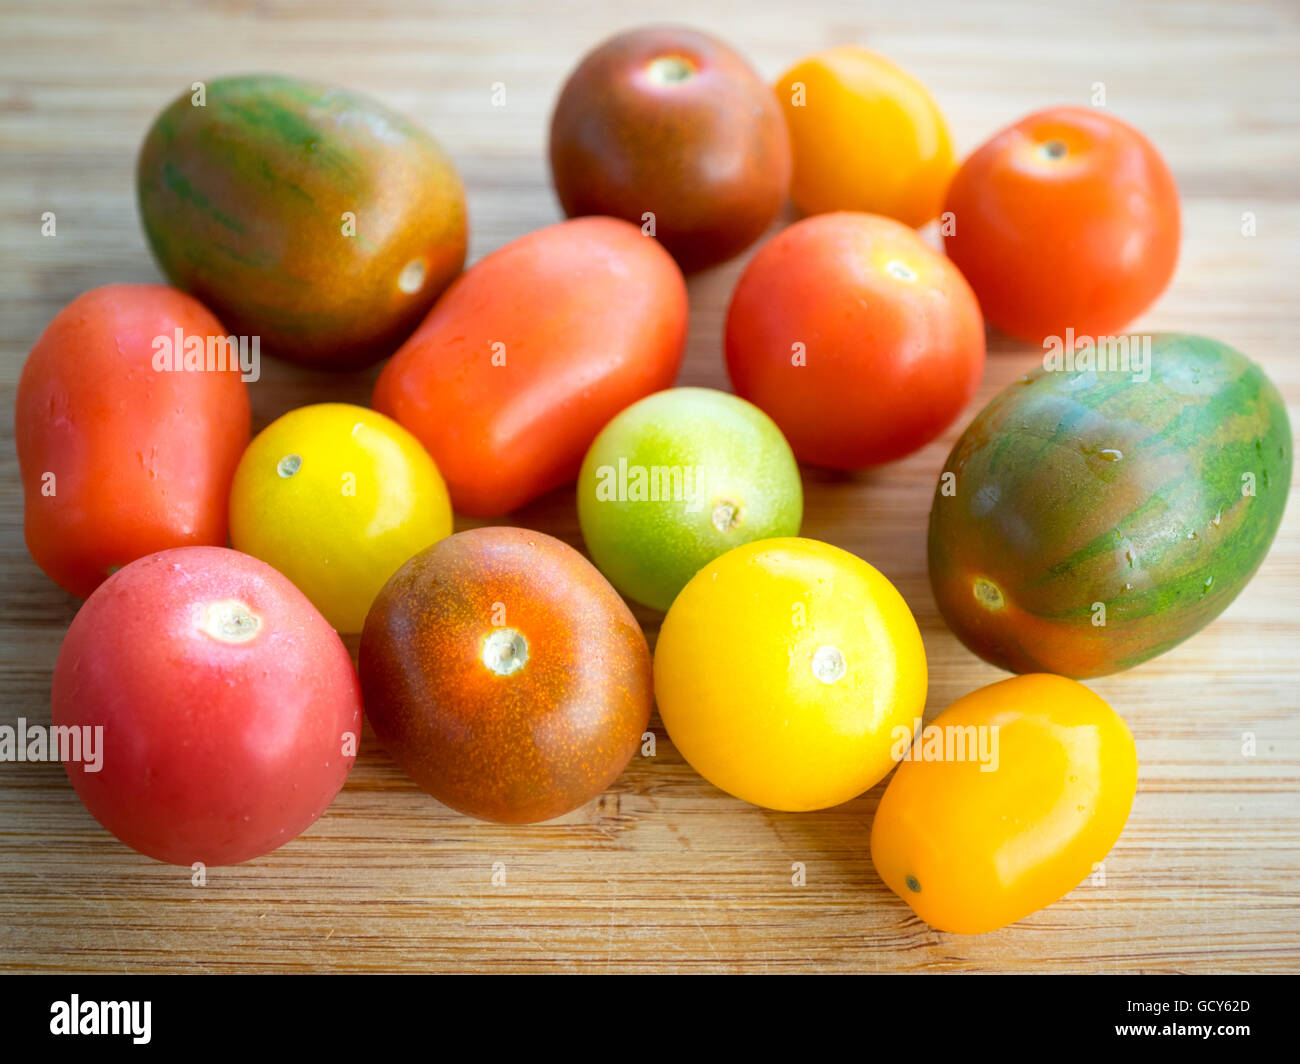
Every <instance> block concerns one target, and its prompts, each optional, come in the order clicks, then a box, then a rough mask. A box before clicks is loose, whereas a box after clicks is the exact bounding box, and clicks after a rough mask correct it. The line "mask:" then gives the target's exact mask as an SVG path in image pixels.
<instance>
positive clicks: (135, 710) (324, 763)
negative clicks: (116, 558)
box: [50, 547, 361, 865]
mask: <svg viewBox="0 0 1300 1064" xmlns="http://www.w3.org/2000/svg"><path fill="white" fill-rule="evenodd" d="M50 703H51V714H52V716H53V719H54V723H55V724H56V725H60V726H63V727H73V728H87V727H89V728H99V727H102V728H103V732H102V748H101V749H102V757H101V758H100V766H99V770H98V771H87V767H88V766H87V765H85V764H82V763H76V762H72V761H65V764H64V767H65V768H66V769H67V771H68V775H69V776H70V777H71V779H72V785H73V786H74V787H75V788H76V789H77V793H78V794H79V795H80V796H81V800H82V801H83V802H84V803H85V804H86V808H87V809H89V810H90V812H91V814H93V815H94V817H95V819H96V820H98V821H99V822H100V823H101V824H103V825H104V827H106V828H107V829H108V830H109V831H111V832H112V833H113V834H114V835H116V836H117V837H118V838H119V839H121V840H122V841H123V842H124V843H126V844H127V845H128V846H130V847H132V848H133V849H135V850H139V851H140V852H141V853H143V854H147V855H148V856H150V857H154V858H157V859H158V860H159V861H169V862H171V863H172V864H179V865H190V864H193V863H194V862H195V861H202V862H203V863H204V864H207V865H225V864H235V863H237V862H239V861H247V860H249V859H250V858H253V857H258V856H260V855H262V854H264V853H268V852H270V851H271V850H274V849H275V848H276V847H277V846H281V845H283V844H284V843H286V842H288V841H289V840H290V839H292V838H294V837H295V836H296V835H298V834H299V833H301V832H302V831H305V830H306V829H307V828H308V827H309V826H310V825H311V824H312V823H313V822H315V820H316V818H317V817H319V816H320V815H321V813H323V812H324V811H325V808H326V806H328V805H329V804H330V802H331V801H333V799H334V796H335V795H336V794H338V792H339V789H340V788H341V787H342V786H343V781H344V780H345V779H347V775H348V770H349V769H350V768H351V767H352V761H353V759H354V757H355V750H356V743H357V741H358V740H359V738H360V735H361V688H360V684H359V683H358V681H357V675H356V672H355V670H354V669H353V668H352V661H351V659H350V658H349V657H348V652H347V649H346V648H345V647H344V646H343V643H342V641H341V640H340V639H339V637H338V635H337V634H336V633H335V632H334V629H332V628H331V627H330V626H329V624H328V623H326V621H325V618H323V617H322V616H321V615H320V614H319V613H317V612H316V609H315V607H314V606H312V604H311V603H310V602H308V601H307V599H306V597H305V596H304V595H303V594H302V592H300V591H299V590H298V589H297V588H295V587H294V586H293V584H291V583H290V582H289V581H288V580H287V579H286V578H285V577H283V576H281V575H280V574H279V573H277V572H276V571H275V570H274V569H272V568H271V567H270V566H269V565H267V564H266V563H265V562H260V561H258V560H257V559H256V558H250V557H249V556H248V555H246V554H240V553H238V552H237V551H233V550H227V549H225V548H224V547H181V548H178V549H176V550H167V551H161V552H159V553H158V554H151V555H150V556H149V557H147V558H142V559H140V560H139V561H136V562H133V563H132V564H130V565H128V566H126V568H124V569H122V570H121V571H120V572H118V573H115V574H114V575H113V576H111V577H110V578H109V579H108V580H107V581H105V583H104V584H103V585H102V586H101V587H100V588H99V589H98V590H97V591H96V592H95V593H94V594H93V595H91V596H90V598H89V599H87V600H86V604H85V605H84V606H82V607H81V610H80V612H79V613H78V614H77V616H76V617H75V618H74V619H73V621H72V627H71V628H69V629H68V634H67V636H66V637H65V638H64V640H63V646H62V648H61V649H60V650H59V658H58V661H57V662H56V663H55V666H54V687H53V692H52V694H51V696H50Z"/></svg>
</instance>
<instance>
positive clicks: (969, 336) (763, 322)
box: [726, 212, 984, 469]
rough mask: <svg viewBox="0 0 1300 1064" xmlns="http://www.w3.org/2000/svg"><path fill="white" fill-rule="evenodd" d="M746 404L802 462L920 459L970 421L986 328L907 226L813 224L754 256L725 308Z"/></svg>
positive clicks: (823, 219)
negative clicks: (967, 412) (947, 432)
mask: <svg viewBox="0 0 1300 1064" xmlns="http://www.w3.org/2000/svg"><path fill="white" fill-rule="evenodd" d="M726 351H727V370H728V372H729V373H730V375H731V380H732V383H733V384H734V385H735V389H736V391H737V393H739V394H740V395H742V396H744V397H745V398H746V399H748V400H749V401H750V402H752V403H755V404H757V405H758V406H759V407H761V408H762V409H763V410H765V411H766V412H767V413H768V414H770V415H771V416H772V419H773V420H774V421H775V422H776V423H777V425H778V426H779V427H780V429H781V431H782V432H783V433H785V436H786V439H788V440H789V441H790V446H791V447H793V448H794V453H795V455H796V457H798V458H799V460H800V461H803V462H811V463H812V464H814V465H821V466H829V467H831V468H833V469H860V468H863V467H865V466H871V465H878V464H880V463H882V462H888V461H892V460H893V459H896V458H901V457H902V456H903V455H906V454H910V453H911V452H912V451H915V450H916V449H917V448H919V447H921V446H923V445H924V444H926V443H929V442H930V441H931V440H932V439H934V438H935V437H936V436H938V435H939V433H941V432H942V431H943V430H944V428H946V427H947V426H948V424H949V423H950V422H951V421H952V420H953V419H954V418H955V417H956V416H957V415H958V413H960V412H961V409H962V408H963V407H964V406H965V405H966V403H967V402H968V401H969V400H970V398H971V396H972V395H973V394H974V392H975V388H976V386H977V385H978V384H979V379H980V374H981V373H982V372H983V369H984V324H983V321H982V319H981V318H980V311H979V305H978V304H977V303H976V301H975V296H974V295H973V294H972V293H971V290H970V286H969V285H967V284H966V281H965V280H964V279H963V278H962V276H961V274H960V273H958V271H957V269H956V267H954V266H953V264H952V263H951V262H949V261H948V260H947V259H945V258H944V257H943V256H942V255H940V254H938V253H937V252H935V251H934V250H933V249H932V248H930V247H929V246H928V245H927V244H926V243H925V242H924V241H923V240H921V238H920V237H918V236H917V235H916V233H915V232H914V231H912V230H911V229H908V228H907V227H906V226H905V225H902V224H900V223H898V222H894V221H891V220H890V219H888V218H880V217H877V216H875V215H870V214H853V213H848V212H843V213H836V214H821V215H817V216H815V217H813V218H805V219H804V220H803V221H801V222H797V223H795V224H794V225H792V226H790V228H788V229H786V230H784V231H783V232H781V233H779V234H778V235H777V236H776V237H775V238H773V239H772V240H771V241H769V242H768V243H767V244H765V245H764V246H763V248H762V250H760V251H759V253H758V254H757V255H755V256H754V258H753V260H752V261H751V262H750V264H749V266H748V268H746V270H745V272H744V274H743V275H742V276H741V278H740V283H739V284H737V285H736V291H735V293H734V294H733V295H732V297H731V307H730V309H729V310H728V311H727V332H726Z"/></svg>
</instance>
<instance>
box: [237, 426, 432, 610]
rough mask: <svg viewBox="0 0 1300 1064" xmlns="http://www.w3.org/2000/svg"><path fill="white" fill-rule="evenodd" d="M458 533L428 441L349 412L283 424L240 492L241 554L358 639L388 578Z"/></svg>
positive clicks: (256, 452) (264, 434)
mask: <svg viewBox="0 0 1300 1064" xmlns="http://www.w3.org/2000/svg"><path fill="white" fill-rule="evenodd" d="M450 532H451V503H450V501H449V500H448V497H447V487H446V485H445V484H444V483H443V480H442V475H441V474H440V473H439V472H438V467H437V466H436V465H434V462H433V459H432V458H430V457H429V454H428V452H427V451H425V449H424V448H423V447H422V446H421V445H420V442H419V440H417V439H416V438H415V437H414V436H412V435H411V434H410V433H409V432H407V431H406V430H405V429H404V428H402V426H401V425H399V424H398V423H397V422H396V421H393V420H392V419H391V418H387V417H385V416H384V415H383V414H378V413H376V412H375V411H373V410H367V409H366V408H364V407H360V406H352V405H350V404H348V403H319V404H317V405H315V406H304V407H301V408H300V409H298V410H291V411H290V412H289V413H287V414H285V415H284V416H283V417H281V418H279V419H278V420H276V421H273V422H272V423H271V424H270V425H268V426H267V427H266V428H265V429H263V430H262V431H261V432H260V433H259V434H258V435H257V437H256V438H255V439H254V440H253V442H252V443H250V444H249V445H248V450H246V451H245V452H244V456H243V457H242V458H241V459H240V460H239V467H238V469H236V471H235V479H234V483H233V484H232V485H231V490H230V541H231V544H232V546H234V548H235V549H236V550H240V551H243V552H244V553H245V554H251V555H253V557H255V558H260V559H261V560H262V561H264V562H267V563H269V564H270V565H272V566H274V567H275V568H276V569H279V570H280V572H282V573H284V575H285V576H287V577H288V578H289V579H290V580H292V581H293V582H294V584H296V585H297V587H298V589H299V590H300V591H302V593H303V594H304V595H306V596H307V597H308V598H309V599H311V601H312V603H313V604H314V605H315V606H316V608H317V609H318V610H320V611H321V613H323V614H324V615H325V619H326V620H328V621H329V622H330V624H332V625H333V626H334V627H335V628H337V629H338V630H339V631H340V632H360V631H361V628H362V626H363V625H364V624H365V620H366V613H367V611H369V609H370V604H371V603H372V602H373V601H374V599H375V596H376V595H377V594H378V593H379V589H380V588H381V587H383V586H384V584H385V583H386V582H387V580H388V578H389V577H390V576H392V575H393V573H395V572H396V571H397V569H398V568H399V567H400V566H401V565H402V563H403V562H405V561H406V560H407V559H408V558H410V557H411V556H412V555H413V554H415V553H416V552H418V551H421V550H423V549H424V548H425V547H427V546H429V545H430V544H431V543H434V542H436V541H437V540H440V539H442V538H443V537H444V536H446V535H448V534H449V533H450Z"/></svg>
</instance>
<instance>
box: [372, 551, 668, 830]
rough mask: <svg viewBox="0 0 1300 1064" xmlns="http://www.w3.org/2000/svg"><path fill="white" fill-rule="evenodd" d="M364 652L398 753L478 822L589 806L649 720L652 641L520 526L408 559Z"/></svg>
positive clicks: (385, 735)
mask: <svg viewBox="0 0 1300 1064" xmlns="http://www.w3.org/2000/svg"><path fill="white" fill-rule="evenodd" d="M359 661H360V673H361V684H362V691H363V694H364V700H365V707H366V714H367V715H368V716H369V717H370V722H371V724H372V725H373V727H374V729H375V733H376V734H377V735H378V736H379V739H380V741H381V742H382V743H383V744H384V748H385V749H386V750H387V751H388V752H389V754H390V755H392V757H393V760H395V761H396V762H397V763H398V764H399V765H400V766H401V767H402V769H403V770H404V771H405V772H406V773H407V774H408V775H409V776H410V777H411V778H412V779H413V780H415V782H416V783H418V784H419V785H420V787H421V788H423V789H424V790H425V791H427V792H428V793H429V794H431V795H433V797H435V798H437V799H438V800H439V801H440V802H443V803H444V804H446V805H449V806H451V807H452V808H453V809H456V810H459V811H460V812H462V813H467V814H468V815H470V816H474V817H478V818H480V819H482V820H495V821H499V822H503V823H514V824H522V823H532V822H535V821H539V820H549V819H551V818H552V817H557V816H561V815H562V814H564V813H567V812H570V811H571V810H573V809H577V808H578V807H579V806H581V805H584V804H585V803H586V802H589V801H590V800H591V799H592V798H595V797H596V796H597V795H599V794H600V793H601V792H602V791H604V790H605V788H606V787H608V786H609V785H610V784H611V783H612V782H613V781H614V780H615V779H616V778H617V777H618V775H619V773H620V772H622V771H623V768H624V766H625V765H626V764H627V763H628V761H629V760H630V759H631V757H632V755H633V754H634V753H635V752H636V748H637V745H638V743H639V742H640V740H641V736H642V734H643V733H644V732H645V729H646V726H647V724H648V722H649V719H650V707H651V702H652V694H651V665H650V652H649V649H648V647H647V646H646V640H645V636H644V635H643V634H642V632H641V629H640V627H638V625H637V622H636V619H635V618H634V617H633V616H632V613H631V611H630V610H629V609H628V608H627V606H626V604H624V602H623V600H622V599H621V598H619V596H618V593H617V592H616V591H615V590H614V589H613V588H612V587H610V585H609V584H608V583H607V582H606V580H605V578H604V577H603V576H601V575H600V573H599V572H598V571H597V570H596V569H595V567H594V566H592V564H591V563H590V562H588V561H587V560H586V559H585V558H584V557H583V556H582V555H581V554H579V553H578V552H577V551H576V550H574V549H573V548H572V547H570V546H568V545H567V544H565V543H562V542H560V541H559V540H558V539H554V538H552V537H551V536H547V535H544V534H542V533H541V532H531V531H528V530H527V529H521V528H477V529H472V530H470V531H467V532H461V533H458V534H457V535H454V536H449V537H448V538H446V539H444V540H440V541H439V542H438V543H435V544H434V545H433V546H431V547H429V548H428V549H426V550H424V551H422V552H421V553H419V554H417V555H415V557H413V558H411V560H410V561H408V562H407V563H406V564H405V565H404V566H402V568H401V569H399V570H398V571H397V572H396V573H395V574H394V575H393V577H392V579H391V580H389V582H388V583H387V584H386V585H385V586H384V588H383V590H382V591H380V593H379V597H378V598H377V599H376V600H375V603H374V605H373V606H372V607H371V610H370V615H369V616H368V617H367V618H366V625H365V630H364V631H363V633H362V636H361V650H360V658H359Z"/></svg>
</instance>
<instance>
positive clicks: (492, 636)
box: [481, 628, 528, 676]
mask: <svg viewBox="0 0 1300 1064" xmlns="http://www.w3.org/2000/svg"><path fill="white" fill-rule="evenodd" d="M481 660H482V662H483V664H484V665H486V666H487V667H488V669H489V670H490V671H491V672H494V673H496V674H497V675H498V676H509V675H510V674H511V673H516V672H518V671H519V670H520V669H522V668H523V667H524V666H525V665H527V664H528V640H527V639H525V638H524V636H523V633H522V632H519V631H517V630H516V629H514V628H493V629H492V631H490V632H488V634H487V635H485V636H484V637H483V652H482V654H481Z"/></svg>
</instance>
